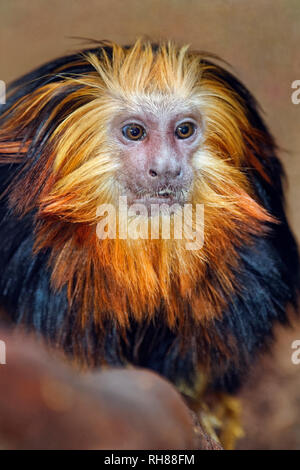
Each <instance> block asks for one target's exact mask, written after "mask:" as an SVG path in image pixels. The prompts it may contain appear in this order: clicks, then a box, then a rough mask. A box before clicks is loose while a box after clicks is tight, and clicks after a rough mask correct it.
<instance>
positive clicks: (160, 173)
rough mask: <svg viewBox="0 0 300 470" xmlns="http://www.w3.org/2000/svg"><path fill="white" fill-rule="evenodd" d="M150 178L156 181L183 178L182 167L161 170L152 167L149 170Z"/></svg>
mask: <svg viewBox="0 0 300 470" xmlns="http://www.w3.org/2000/svg"><path fill="white" fill-rule="evenodd" d="M149 176H150V177H151V178H153V179H156V180H164V181H172V180H174V179H176V178H178V177H180V176H181V167H180V166H176V167H174V168H166V169H159V168H156V167H152V168H150V169H149Z"/></svg>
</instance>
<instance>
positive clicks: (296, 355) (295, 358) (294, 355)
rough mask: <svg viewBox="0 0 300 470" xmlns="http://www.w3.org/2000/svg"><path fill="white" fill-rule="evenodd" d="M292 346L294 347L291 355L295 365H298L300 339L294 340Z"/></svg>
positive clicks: (299, 359)
mask: <svg viewBox="0 0 300 470" xmlns="http://www.w3.org/2000/svg"><path fill="white" fill-rule="evenodd" d="M291 348H292V349H294V351H293V353H292V355H291V361H292V363H293V364H294V365H295V366H298V365H299V364H300V339H296V340H295V341H293V342H292V344H291Z"/></svg>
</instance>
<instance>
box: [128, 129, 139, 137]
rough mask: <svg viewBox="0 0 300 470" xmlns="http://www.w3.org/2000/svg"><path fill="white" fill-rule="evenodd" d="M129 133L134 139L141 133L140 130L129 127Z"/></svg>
mask: <svg viewBox="0 0 300 470" xmlns="http://www.w3.org/2000/svg"><path fill="white" fill-rule="evenodd" d="M129 132H130V134H131V135H132V137H136V136H138V135H139V134H140V133H141V129H140V128H139V127H130V129H129Z"/></svg>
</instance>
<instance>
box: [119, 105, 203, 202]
mask: <svg viewBox="0 0 300 470" xmlns="http://www.w3.org/2000/svg"><path fill="white" fill-rule="evenodd" d="M111 134H112V136H113V139H114V142H115V144H116V145H117V147H118V151H119V159H120V172H119V175H118V181H119V183H120V186H121V187H122V188H123V195H126V196H127V197H128V200H129V202H143V203H146V204H150V203H160V202H163V203H167V204H173V203H174V202H178V203H181V204H183V203H184V202H185V201H186V198H187V195H188V192H189V191H190V189H191V186H192V183H193V173H194V170H193V167H192V157H193V154H194V152H195V151H196V150H197V148H199V145H200V144H201V139H202V136H203V122H202V119H201V116H200V114H199V113H197V112H187V111H186V110H182V111H181V110H164V111H162V110H160V112H150V111H149V110H148V109H145V110H144V109H139V110H138V112H130V111H124V112H122V113H121V114H120V115H118V116H117V117H116V118H115V119H114V120H113V122H112V124H111Z"/></svg>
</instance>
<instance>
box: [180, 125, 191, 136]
mask: <svg viewBox="0 0 300 470" xmlns="http://www.w3.org/2000/svg"><path fill="white" fill-rule="evenodd" d="M179 131H180V132H181V134H183V135H185V134H188V133H189V131H190V128H189V126H181V127H179Z"/></svg>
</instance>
